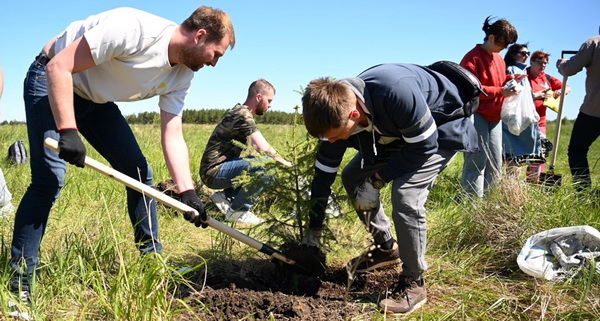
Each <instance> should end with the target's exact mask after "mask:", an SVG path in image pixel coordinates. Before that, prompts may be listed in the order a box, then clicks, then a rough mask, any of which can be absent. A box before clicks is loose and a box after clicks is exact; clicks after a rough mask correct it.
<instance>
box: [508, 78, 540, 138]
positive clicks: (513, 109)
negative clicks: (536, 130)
mask: <svg viewBox="0 0 600 321" xmlns="http://www.w3.org/2000/svg"><path fill="white" fill-rule="evenodd" d="M515 86H516V89H517V92H518V94H516V95H514V96H510V97H505V98H504V102H502V112H501V114H500V116H501V118H502V122H504V123H505V124H506V125H507V126H508V130H509V131H510V132H511V134H513V135H517V136H519V135H520V134H521V132H523V131H524V130H525V128H527V127H529V125H531V124H533V123H535V122H537V121H539V120H540V115H538V113H537V111H536V110H535V104H534V103H533V95H532V92H531V85H530V84H529V81H527V80H524V81H521V83H517V82H515Z"/></svg>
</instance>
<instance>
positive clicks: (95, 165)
mask: <svg viewBox="0 0 600 321" xmlns="http://www.w3.org/2000/svg"><path fill="white" fill-rule="evenodd" d="M44 145H46V147H48V148H50V149H52V150H54V151H55V152H58V151H59V149H58V142H57V141H56V140H55V139H52V138H50V137H48V138H46V140H44ZM85 165H86V166H88V167H91V168H92V169H94V170H96V171H98V172H100V173H102V174H104V175H106V176H108V177H110V178H113V179H115V180H117V181H119V182H121V183H123V184H125V185H126V186H128V187H130V188H132V189H134V190H136V191H138V192H140V193H142V194H145V195H148V196H150V197H152V198H153V199H155V200H156V201H159V202H161V203H163V204H165V205H167V206H169V207H171V208H173V209H176V210H178V211H180V212H182V213H184V214H185V215H194V216H198V215H200V214H198V212H197V211H196V210H195V209H193V208H192V207H190V206H188V205H186V204H184V203H182V202H180V201H178V200H176V199H174V198H172V197H170V196H168V195H165V194H163V193H161V192H159V191H158V190H155V189H154V188H152V187H151V186H148V185H146V184H144V183H142V182H139V181H137V180H135V179H133V178H131V177H129V176H127V175H125V174H123V173H121V172H119V171H117V170H115V169H113V168H111V167H109V166H106V165H104V164H102V163H100V162H98V161H96V160H94V159H92V158H90V157H89V156H86V157H85ZM206 224H207V225H208V226H210V227H212V228H214V229H216V230H217V231H219V232H222V233H225V234H227V235H229V236H230V237H232V238H234V239H236V240H238V241H240V242H242V243H244V244H246V245H248V246H250V247H252V248H254V249H256V250H258V251H259V252H261V253H264V254H267V255H269V256H271V257H273V258H275V259H277V260H279V261H281V262H283V263H285V264H286V265H289V266H291V267H294V268H295V269H294V270H296V271H298V272H300V273H305V274H313V275H318V274H321V273H323V271H324V270H325V266H324V265H323V263H322V262H320V261H319V260H318V259H317V258H316V257H313V256H312V255H307V254H303V253H301V255H297V257H296V259H292V258H290V257H288V256H286V255H284V254H283V253H281V252H279V251H277V250H276V249H274V248H272V247H270V246H268V245H267V244H264V243H261V242H259V241H257V240H255V239H253V238H251V237H250V236H248V235H246V234H244V233H242V232H240V231H238V230H236V229H234V228H232V227H230V226H229V225H226V224H223V223H222V222H220V221H217V220H215V219H214V218H212V217H210V216H209V217H208V219H207V220H206Z"/></svg>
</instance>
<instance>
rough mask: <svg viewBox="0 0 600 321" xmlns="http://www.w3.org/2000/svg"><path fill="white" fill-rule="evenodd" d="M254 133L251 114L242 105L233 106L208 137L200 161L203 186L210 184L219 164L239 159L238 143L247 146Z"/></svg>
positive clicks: (254, 128) (240, 150) (255, 129)
mask: <svg viewBox="0 0 600 321" xmlns="http://www.w3.org/2000/svg"><path fill="white" fill-rule="evenodd" d="M256 131H258V128H257V127H256V122H255V121H254V117H253V116H252V113H251V112H250V111H249V110H248V108H247V107H246V106H244V105H242V104H237V105H235V107H233V108H231V109H230V110H229V111H228V112H227V113H226V114H225V116H223V119H221V122H220V123H219V124H218V125H217V127H215V130H214V131H213V133H212V134H211V135H210V138H209V139H208V143H206V148H205V149H204V155H202V161H200V177H201V178H202V181H203V182H204V184H206V185H211V184H212V182H213V181H214V179H215V177H216V176H217V173H218V172H219V168H221V164H223V163H225V162H227V161H229V160H232V159H236V158H239V157H240V155H241V153H242V150H243V148H242V147H240V143H241V144H242V145H248V138H249V136H250V135H252V134H254V133H255V132H256ZM236 142H237V143H236Z"/></svg>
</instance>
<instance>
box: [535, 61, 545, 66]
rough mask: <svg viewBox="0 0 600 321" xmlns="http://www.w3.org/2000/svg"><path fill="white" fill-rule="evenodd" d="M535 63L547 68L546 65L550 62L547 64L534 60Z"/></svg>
mask: <svg viewBox="0 0 600 321" xmlns="http://www.w3.org/2000/svg"><path fill="white" fill-rule="evenodd" d="M533 62H535V63H536V64H538V65H542V66H545V65H547V64H548V62H547V61H540V60H534V61H533Z"/></svg>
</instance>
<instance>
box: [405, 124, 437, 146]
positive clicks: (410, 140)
mask: <svg viewBox="0 0 600 321" xmlns="http://www.w3.org/2000/svg"><path fill="white" fill-rule="evenodd" d="M436 130H437V126H436V125H435V123H434V122H431V125H430V126H429V128H428V129H427V130H426V131H425V132H424V133H422V134H421V135H418V136H414V137H406V136H404V135H403V136H402V138H404V141H406V142H407V143H409V144H414V143H418V142H422V141H424V140H426V139H427V138H429V137H431V135H433V133H435V131H436Z"/></svg>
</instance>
